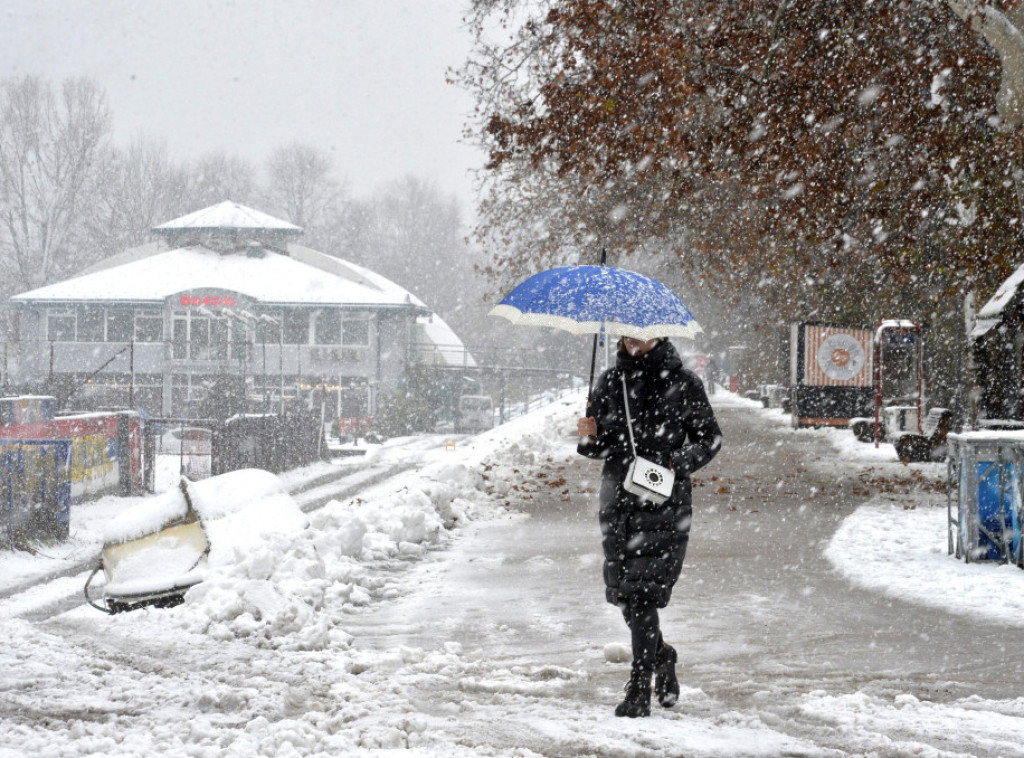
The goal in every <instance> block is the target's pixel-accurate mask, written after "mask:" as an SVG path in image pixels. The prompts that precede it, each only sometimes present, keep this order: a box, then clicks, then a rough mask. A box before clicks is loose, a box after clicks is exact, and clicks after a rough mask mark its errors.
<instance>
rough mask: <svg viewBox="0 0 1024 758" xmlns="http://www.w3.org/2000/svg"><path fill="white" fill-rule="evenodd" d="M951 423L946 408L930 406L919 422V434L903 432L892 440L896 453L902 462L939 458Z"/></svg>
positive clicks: (949, 414) (951, 416)
mask: <svg viewBox="0 0 1024 758" xmlns="http://www.w3.org/2000/svg"><path fill="white" fill-rule="evenodd" d="M952 423H953V414H952V412H950V410H949V409H948V408H932V409H931V410H930V411H928V415H927V416H925V419H924V423H922V424H921V432H922V433H921V434H913V433H910V432H905V433H903V434H900V435H899V436H898V437H896V439H895V440H893V445H894V446H895V447H896V455H897V457H898V458H899V459H900V460H901V461H902V462H903V463H912V462H913V463H923V462H925V461H932V460H941V459H942V458H944V457H945V455H946V452H945V451H946V437H947V436H948V435H949V432H950V426H952Z"/></svg>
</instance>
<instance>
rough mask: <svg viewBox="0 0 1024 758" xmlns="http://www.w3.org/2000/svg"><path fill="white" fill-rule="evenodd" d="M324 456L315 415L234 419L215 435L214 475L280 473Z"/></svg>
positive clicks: (256, 416) (248, 416)
mask: <svg viewBox="0 0 1024 758" xmlns="http://www.w3.org/2000/svg"><path fill="white" fill-rule="evenodd" d="M325 453H326V446H325V445H324V439H323V424H322V422H321V420H320V416H319V415H318V414H313V413H308V412H293V413H287V414H285V415H276V414H272V415H246V416H235V417H233V418H230V419H228V420H227V421H226V422H225V423H224V424H223V425H222V426H220V427H218V428H217V429H216V430H215V432H214V435H213V462H212V463H213V473H214V474H215V475H216V474H223V473H226V472H228V471H237V470H238V469H243V468H259V469H264V470H266V471H271V472H274V473H280V472H282V471H286V470H288V469H292V468H297V467H298V466H304V465H306V464H309V463H313V462H314V461H317V460H319V459H320V458H321V457H323V456H324V454H325Z"/></svg>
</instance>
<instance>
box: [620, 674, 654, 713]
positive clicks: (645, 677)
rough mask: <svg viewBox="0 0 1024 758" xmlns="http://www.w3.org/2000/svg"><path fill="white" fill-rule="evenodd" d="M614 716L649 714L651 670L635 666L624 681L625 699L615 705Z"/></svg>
mask: <svg viewBox="0 0 1024 758" xmlns="http://www.w3.org/2000/svg"><path fill="white" fill-rule="evenodd" d="M615 715H616V716H628V717H629V718H631V719H635V718H638V717H640V716H650V715H651V672H650V671H640V670H638V669H636V668H634V669H633V672H632V673H631V674H630V675H629V682H627V683H626V699H625V700H623V701H622V702H621V703H619V704H618V705H617V706H616V707H615Z"/></svg>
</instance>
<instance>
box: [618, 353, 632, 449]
mask: <svg viewBox="0 0 1024 758" xmlns="http://www.w3.org/2000/svg"><path fill="white" fill-rule="evenodd" d="M620 376H621V377H622V402H624V403H625V404H626V428H627V429H629V447H630V448H631V449H632V450H633V457H634V458H636V443H635V442H634V441H633V419H632V418H630V416H629V390H627V389H626V375H625V373H623V374H621V375H620Z"/></svg>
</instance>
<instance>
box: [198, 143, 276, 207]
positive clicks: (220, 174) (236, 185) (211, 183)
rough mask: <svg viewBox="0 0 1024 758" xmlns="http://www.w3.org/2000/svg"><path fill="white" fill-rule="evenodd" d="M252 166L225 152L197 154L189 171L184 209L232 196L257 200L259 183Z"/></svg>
mask: <svg viewBox="0 0 1024 758" xmlns="http://www.w3.org/2000/svg"><path fill="white" fill-rule="evenodd" d="M256 173H257V172H256V168H255V167H254V166H253V165H252V164H251V163H249V162H248V161H246V160H244V159H242V158H238V157H236V156H233V155H228V154H227V153H225V152H212V153H207V154H206V155H204V156H202V157H201V158H199V159H198V160H197V161H196V162H195V163H194V164H193V165H192V166H191V169H190V171H189V187H188V207H187V208H186V209H185V212H189V211H195V210H199V209H200V208H205V207H207V206H209V205H214V204H216V203H220V202H223V201H225V200H233V201H235V202H238V203H244V204H246V205H249V204H257V203H258V201H259V194H260V193H259V184H258V182H257V178H256Z"/></svg>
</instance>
